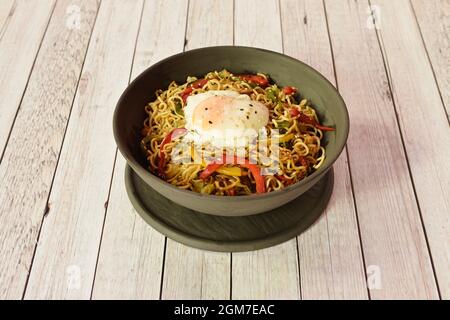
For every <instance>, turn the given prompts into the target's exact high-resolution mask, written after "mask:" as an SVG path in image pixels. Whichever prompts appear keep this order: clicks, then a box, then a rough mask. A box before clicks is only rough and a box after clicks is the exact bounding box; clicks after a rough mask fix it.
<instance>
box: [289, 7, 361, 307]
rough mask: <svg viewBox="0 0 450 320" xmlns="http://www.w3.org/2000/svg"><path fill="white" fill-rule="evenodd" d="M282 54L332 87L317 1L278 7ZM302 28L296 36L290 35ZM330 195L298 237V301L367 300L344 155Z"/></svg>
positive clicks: (321, 11)
mask: <svg viewBox="0 0 450 320" xmlns="http://www.w3.org/2000/svg"><path fill="white" fill-rule="evenodd" d="M281 18H282V21H283V23H282V26H283V40H284V52H285V53H286V54H288V55H290V56H292V57H295V58H297V59H300V60H302V61H304V62H306V63H308V64H309V65H310V66H312V67H314V68H315V69H316V70H318V71H319V72H321V73H322V74H323V75H324V76H325V77H326V78H327V79H328V80H330V81H331V82H332V83H333V84H335V77H334V67H333V60H332V54H331V48H330V42H329V38H328V29H327V21H326V17H325V10H324V6H323V3H322V2H321V1H315V0H302V1H295V0H289V1H282V2H281ZM299 21H300V22H301V23H302V30H303V31H302V32H291V30H296V29H297V28H298V23H299ZM334 168H335V170H334V174H335V183H334V191H333V195H332V198H331V200H330V203H329V205H328V209H327V210H326V211H325V213H324V217H323V218H322V219H320V220H319V221H318V222H317V223H316V224H315V225H313V226H312V227H311V228H310V229H309V230H307V231H306V232H305V233H303V234H302V235H301V236H299V237H298V249H299V262H300V281H301V286H300V287H301V291H302V297H303V298H304V299H367V289H366V285H365V281H364V277H365V273H364V263H363V258H362V253H361V245H360V242H359V231H358V225H357V220H356V212H355V206H354V202H353V192H352V187H351V178H350V174H349V168H348V160H347V154H346V151H344V152H343V153H342V155H341V157H340V158H339V159H338V161H337V162H336V164H335V165H334Z"/></svg>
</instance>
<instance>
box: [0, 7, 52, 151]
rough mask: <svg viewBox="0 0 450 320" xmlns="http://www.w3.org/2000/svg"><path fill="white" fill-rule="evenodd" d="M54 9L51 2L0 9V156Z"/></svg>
mask: <svg viewBox="0 0 450 320" xmlns="http://www.w3.org/2000/svg"><path fill="white" fill-rule="evenodd" d="M54 5H55V4H54V1H44V2H42V4H39V3H38V2H37V1H24V0H22V1H16V2H15V3H14V4H13V5H11V6H8V2H5V3H3V4H2V6H1V7H0V8H1V11H0V12H1V14H0V19H2V20H0V24H1V25H3V26H2V29H0V30H1V32H0V39H1V42H0V97H2V99H1V100H0V154H1V153H2V152H3V150H4V148H5V146H6V142H7V140H8V136H9V133H10V130H11V127H12V125H13V123H14V118H15V116H16V113H17V109H18V108H19V106H20V102H21V99H22V95H23V93H24V90H25V87H26V85H27V82H28V78H29V76H30V72H31V69H32V68H33V64H34V61H35V59H36V55H37V52H38V50H39V47H40V45H41V42H42V39H43V37H44V33H45V31H46V28H47V25H48V22H49V19H50V16H51V14H52V10H53V8H54ZM8 7H9V12H8V13H7V14H6V11H8ZM2 21H3V23H2ZM24 26H27V27H26V28H24Z"/></svg>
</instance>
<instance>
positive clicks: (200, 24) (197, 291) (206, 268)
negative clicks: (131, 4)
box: [161, 0, 233, 299]
mask: <svg viewBox="0 0 450 320" xmlns="http://www.w3.org/2000/svg"><path fill="white" fill-rule="evenodd" d="M232 21H233V2H232V1H220V0H214V1H207V0H191V1H190V2H189V15H188V24H187V31H186V39H187V44H186V47H185V49H186V50H190V49H194V48H198V47H204V46H210V45H220V44H224V45H225V44H232V43H233V29H232V26H233V25H232ZM205 26H213V27H205ZM161 296H162V298H163V299H228V298H229V297H230V254H228V253H214V252H207V251H202V250H197V249H193V248H190V247H187V246H184V245H181V244H179V243H177V242H175V241H172V240H170V239H167V247H166V259H165V264H164V281H163V288H162V295H161Z"/></svg>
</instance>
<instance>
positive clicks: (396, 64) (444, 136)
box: [374, 0, 450, 299]
mask: <svg viewBox="0 0 450 320" xmlns="http://www.w3.org/2000/svg"><path fill="white" fill-rule="evenodd" d="M374 4H376V5H379V6H380V8H381V10H382V12H383V19H382V20H381V28H380V30H379V35H380V39H381V43H382V47H383V51H384V53H385V62H386V68H387V71H388V76H389V80H390V84H391V88H392V92H393V96H394V103H395V106H396V111H397V114H398V119H399V124H400V130H401V133H402V135H403V140H404V146H405V149H406V152H407V153H408V160H409V166H410V170H411V176H412V181H413V185H414V187H415V191H416V192H417V200H418V204H419V209H420V213H421V216H422V220H423V224H424V227H425V230H426V231H427V236H428V243H429V246H430V253H431V256H432V258H433V262H434V268H435V271H436V276H437V278H438V283H439V285H440V291H441V294H442V296H443V297H444V298H447V299H450V277H449V270H450V241H449V235H450V171H449V170H443V168H446V167H448V162H449V159H450V148H449V146H450V127H449V123H448V121H446V119H445V110H444V106H443V105H442V100H441V97H440V94H439V91H438V87H437V85H436V82H435V81H434V80H435V79H434V77H433V71H432V69H431V67H430V64H429V61H428V59H427V53H426V51H425V48H424V46H423V43H422V42H421V37H420V32H419V29H418V26H417V22H416V21H415V19H414V14H413V12H412V10H411V7H410V6H408V1H405V0H402V1H394V2H392V3H391V2H388V1H379V0H376V1H374ZM400 11H402V12H403V13H402V14H401V15H400V16H399V15H398V12H400ZM394 27H395V28H396V32H386V30H389V29H392V28H394ZM438 27H439V25H438ZM447 36H448V34H447ZM442 49H443V50H444V51H445V50H446V48H445V47H444V48H442ZM448 62H449V61H448V60H447V64H448ZM437 68H438V69H439V70H441V69H440V68H439V64H438V65H437ZM430 128H432V129H431V130H432V132H431V136H432V138H431V139H424V138H422V137H421V135H418V134H417V132H427V131H430ZM430 160H431V161H430ZM425 163H426V170H424V164H425ZM417 225H418V226H420V225H421V223H420V221H417ZM424 251H425V250H424Z"/></svg>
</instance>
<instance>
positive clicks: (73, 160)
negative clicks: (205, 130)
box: [25, 0, 143, 299]
mask: <svg viewBox="0 0 450 320" xmlns="http://www.w3.org/2000/svg"><path fill="white" fill-rule="evenodd" d="M142 5H143V2H142V1H119V0H110V1H104V2H103V3H102V4H101V6H100V10H99V13H98V17H97V21H96V25H95V27H94V31H93V35H92V41H91V43H90V46H89V49H88V53H87V57H86V61H85V64H84V67H83V72H82V76H81V80H80V85H79V87H78V90H77V93H76V97H75V101H74V106H73V110H72V113H71V117H70V121H69V125H68V128H67V132H66V136H65V140H64V145H63V148H62V151H61V157H60V161H59V164H58V170H57V172H56V175H55V179H54V183H53V186H52V192H51V194H50V198H49V212H48V214H47V215H46V216H45V218H44V221H43V226H42V230H41V233H40V238H39V243H38V246H37V249H36V254H35V259H34V263H33V266H32V270H31V274H30V278H29V282H28V287H27V290H26V294H25V298H27V299H34V298H52V299H69V298H70V299H88V298H90V295H91V289H92V284H93V278H94V272H95V266H96V262H97V255H98V249H99V243H100V237H101V232H102V228H103V222H104V215H105V202H106V200H107V198H108V192H109V188H110V181H111V173H112V170H113V163H114V157H115V150H116V147H115V143H114V139H113V135H112V127H111V122H112V114H113V112H112V108H113V107H114V105H115V104H116V102H117V100H118V98H119V95H120V93H121V92H122V91H123V90H124V89H125V87H126V86H127V84H128V81H129V77H130V70H131V63H132V58H133V53H134V49H135V43H136V37H137V32H138V27H139V21H140V16H141V11H142Z"/></svg>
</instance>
